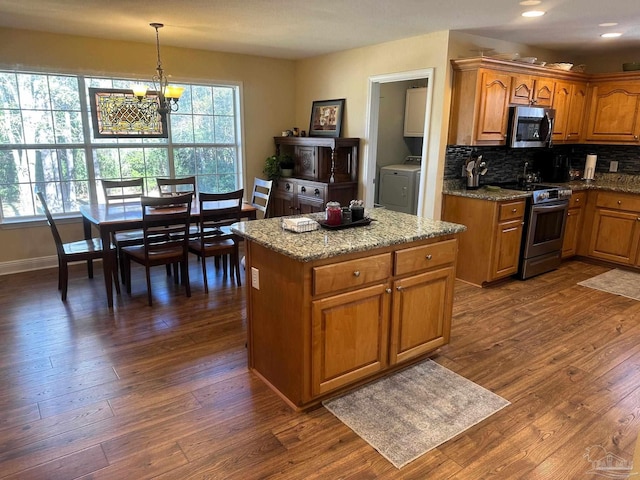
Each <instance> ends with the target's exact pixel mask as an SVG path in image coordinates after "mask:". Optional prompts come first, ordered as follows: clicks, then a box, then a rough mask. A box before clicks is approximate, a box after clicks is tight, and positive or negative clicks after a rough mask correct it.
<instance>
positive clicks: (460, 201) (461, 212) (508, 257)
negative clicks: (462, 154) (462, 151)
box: [442, 194, 525, 285]
mask: <svg viewBox="0 0 640 480" xmlns="http://www.w3.org/2000/svg"><path fill="white" fill-rule="evenodd" d="M524 214H525V200H504V201H498V202H496V201H491V200H482V199H477V198H469V197H462V196H458V195H446V194H445V195H444V201H443V206H442V219H443V220H446V221H448V222H454V223H460V224H462V225H465V226H466V227H467V231H466V232H464V233H462V234H461V235H460V252H459V261H458V266H457V269H456V275H457V277H458V278H459V279H461V280H464V281H466V282H469V283H472V284H474V285H483V284H485V283H489V282H493V281H495V280H499V279H501V278H505V277H508V276H510V275H513V274H515V273H517V271H518V259H519V256H520V246H521V243H522V229H523V221H524Z"/></svg>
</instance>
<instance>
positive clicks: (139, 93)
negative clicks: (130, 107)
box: [132, 23, 184, 115]
mask: <svg viewBox="0 0 640 480" xmlns="http://www.w3.org/2000/svg"><path fill="white" fill-rule="evenodd" d="M149 25H150V26H152V27H153V28H155V29H156V50H157V52H158V64H157V66H156V74H155V75H154V76H153V77H152V78H151V81H152V82H153V89H154V90H155V92H157V95H158V104H157V105H158V113H159V114H160V115H166V114H168V113H170V112H175V111H177V110H178V100H179V99H180V96H181V95H182V92H183V91H184V88H182V87H176V86H171V85H169V80H168V79H167V76H166V74H165V73H164V69H163V68H162V60H160V35H159V34H158V30H159V29H161V28H162V27H164V24H162V23H150V24H149ZM132 90H133V94H134V95H135V96H136V97H138V105H140V106H142V105H143V103H142V100H143V99H144V98H145V97H146V95H147V86H146V85H135V86H133V87H132ZM154 103H155V102H154ZM147 105H148V103H147Z"/></svg>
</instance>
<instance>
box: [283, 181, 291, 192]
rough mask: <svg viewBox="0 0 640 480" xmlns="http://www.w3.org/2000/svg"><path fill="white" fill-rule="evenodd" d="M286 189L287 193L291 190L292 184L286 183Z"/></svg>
mask: <svg viewBox="0 0 640 480" xmlns="http://www.w3.org/2000/svg"><path fill="white" fill-rule="evenodd" d="M284 189H285V190H287V191H289V190H291V184H289V183H286V184H285V186H284Z"/></svg>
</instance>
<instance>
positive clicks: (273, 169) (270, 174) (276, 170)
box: [262, 155, 282, 180]
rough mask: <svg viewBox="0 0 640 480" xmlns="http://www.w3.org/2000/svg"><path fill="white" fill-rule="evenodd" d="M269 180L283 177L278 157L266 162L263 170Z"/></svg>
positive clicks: (274, 156)
mask: <svg viewBox="0 0 640 480" xmlns="http://www.w3.org/2000/svg"><path fill="white" fill-rule="evenodd" d="M262 173H264V174H265V175H266V176H267V178H268V179H269V180H278V179H279V178H280V176H281V175H282V171H281V170H280V158H279V157H278V156H277V155H271V156H270V157H267V159H266V160H265V161H264V169H263V170H262Z"/></svg>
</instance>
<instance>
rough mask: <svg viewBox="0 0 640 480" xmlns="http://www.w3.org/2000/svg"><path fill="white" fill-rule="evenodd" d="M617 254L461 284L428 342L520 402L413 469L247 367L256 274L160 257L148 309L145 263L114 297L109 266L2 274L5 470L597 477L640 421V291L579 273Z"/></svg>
mask: <svg viewBox="0 0 640 480" xmlns="http://www.w3.org/2000/svg"><path fill="white" fill-rule="evenodd" d="M607 270H608V268H606V267H603V266H598V265H591V264H588V263H584V262H582V261H569V262H566V263H564V264H563V265H562V267H561V268H560V269H558V270H557V271H554V272H550V273H548V274H545V275H542V276H540V277H536V278H533V279H530V280H528V281H526V282H521V281H518V280H509V281H506V282H503V283H501V284H499V285H495V286H492V287H490V288H485V289H479V288H476V287H473V286H469V285H466V284H464V283H461V282H458V283H456V293H455V302H454V319H453V331H452V340H451V344H450V345H448V346H446V347H445V348H442V349H441V350H440V351H439V352H437V353H436V354H435V355H434V357H433V358H434V359H435V360H436V361H437V362H439V363H440V364H442V365H444V366H446V367H447V368H449V369H451V370H453V371H455V372H457V373H459V374H461V375H463V376H465V377H467V378H469V379H471V380H473V381H475V382H476V383H478V384H480V385H482V386H484V387H486V388H488V389H490V390H492V391H494V392H496V393H497V394H499V395H501V396H503V397H504V398H506V399H507V400H509V401H510V402H511V403H512V405H511V406H509V407H507V408H505V409H503V410H502V411H500V412H499V413H497V414H496V415H493V416H492V417H490V418H488V419H487V420H485V421H483V422H482V423H480V424H479V425H477V426H475V427H473V428H471V429H470V430H468V431H466V432H464V433H463V434H461V435H459V436H458V437H456V438H454V439H452V440H450V441H448V442H446V443H445V444H443V445H441V446H440V447H439V448H437V449H435V450H433V451H431V452H429V453H427V454H425V455H424V456H423V457H421V458H419V459H418V460H416V461H414V462H412V463H411V464H409V465H408V466H406V467H405V468H403V469H402V470H397V469H395V468H394V467H393V466H392V465H391V464H390V463H389V462H387V461H386V460H385V459H384V458H383V457H382V456H380V455H379V454H378V453H377V452H376V451H375V450H373V449H372V448H371V447H370V446H369V445H368V444H367V443H365V442H364V441H363V440H361V439H360V438H359V437H358V436H357V435H355V434H354V433H353V432H352V431H351V430H350V429H349V428H347V427H346V426H344V425H343V424H342V423H341V422H340V421H338V420H337V419H336V418H335V417H333V416H332V415H331V414H330V413H328V412H327V411H326V410H325V409H324V408H318V409H316V410H313V411H311V412H308V413H295V412H293V411H291V410H290V409H289V408H288V407H287V406H286V405H285V404H284V403H283V402H282V401H280V400H279V398H278V397H277V396H276V395H275V394H274V393H272V392H271V391H270V390H269V389H268V388H267V387H266V386H265V385H264V384H263V383H262V382H261V381H260V380H258V379H257V378H256V377H255V376H254V375H253V374H251V373H250V372H249V371H248V370H247V357H246V349H245V341H246V338H245V334H246V318H245V317H246V305H245V297H244V290H243V289H244V287H243V288H237V287H235V285H234V283H233V282H232V281H231V279H228V278H224V277H223V276H222V274H221V273H220V272H215V270H214V269H213V266H211V267H210V271H211V272H212V273H211V274H210V279H209V280H210V294H209V295H206V294H204V291H203V285H202V274H201V272H200V266H199V265H198V264H197V263H196V262H195V261H194V262H193V264H192V268H191V277H192V289H193V296H192V297H191V298H190V299H188V298H186V297H185V295H184V291H183V289H182V288H180V287H178V286H176V285H174V284H173V281H172V279H171V278H168V277H166V274H165V272H164V269H162V268H156V269H155V272H154V277H153V294H154V306H153V307H148V306H147V300H146V295H145V286H144V285H145V284H144V276H143V272H142V270H141V269H136V270H134V285H136V286H134V291H133V296H132V297H131V298H129V297H128V296H127V295H126V293H125V294H123V295H122V296H121V297H119V298H117V299H116V301H115V308H114V309H113V311H109V310H108V309H107V308H106V301H105V295H104V286H103V281H102V272H101V270H100V267H99V266H98V267H97V269H96V278H95V279H94V280H88V279H86V276H85V270H84V267H83V266H81V265H78V266H75V267H73V269H72V272H71V284H70V286H69V298H68V301H67V303H66V304H64V303H62V302H61V301H60V297H59V294H58V291H57V290H56V272H55V271H54V270H48V271H40V272H30V273H23V274H16V275H9V276H3V277H0V312H1V313H0V381H1V385H2V388H1V390H0V478H7V479H47V480H54V479H63V480H67V479H117V480H124V479H136V480H141V479H148V478H157V479H172V480H173V479H176V480H177V479H180V480H182V479H203V480H204V479H209V480H210V479H242V480H248V479H259V478H260V479H262V478H265V479H266V478H270V479H338V478H340V479H374V478H394V479H395V478H398V479H404V478H406V479H410V478H411V479H465V480H466V479H480V478H492V479H520V478H522V479H550V480H556V479H584V478H602V477H597V476H594V475H592V474H590V473H588V472H589V470H590V469H591V466H592V465H591V463H590V461H589V460H588V459H587V458H585V457H584V454H585V452H586V449H587V448H588V447H591V446H600V447H602V450H600V451H601V452H609V453H612V454H615V455H618V456H620V457H622V458H624V459H628V460H630V459H631V458H632V455H633V451H634V447H635V441H636V437H637V436H638V432H639V431H640V420H639V419H640V302H637V301H634V300H631V299H628V298H624V297H619V296H615V295H611V294H607V293H604V292H600V291H596V290H591V289H588V288H585V287H582V286H578V285H577V282H579V281H581V280H584V279H586V278H589V277H591V276H594V275H597V274H599V273H602V272H605V271H607ZM598 448H599V447H598ZM594 452H596V450H593V449H592V457H594V458H597V457H598V454H595V453H594ZM599 456H602V454H599ZM592 459H593V458H592Z"/></svg>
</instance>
